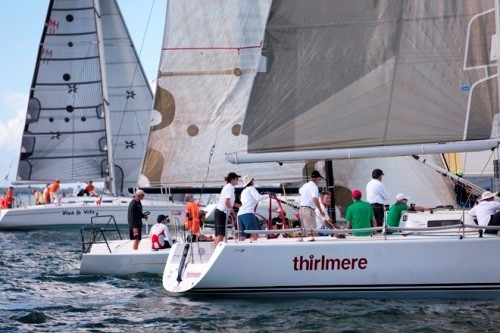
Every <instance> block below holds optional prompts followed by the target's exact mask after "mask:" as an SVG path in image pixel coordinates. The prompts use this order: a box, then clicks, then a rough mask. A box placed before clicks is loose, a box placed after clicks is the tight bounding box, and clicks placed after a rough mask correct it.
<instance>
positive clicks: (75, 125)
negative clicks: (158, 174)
mask: <svg viewBox="0 0 500 333" xmlns="http://www.w3.org/2000/svg"><path fill="white" fill-rule="evenodd" d="M152 103H153V97H152V92H151V88H150V87H149V84H148V82H147V79H146V77H145V75H144V72H143V70H142V68H141V65H140V63H139V61H138V57H137V54H136V52H135V49H134V46H133V44H132V41H131V39H130V36H129V34H128V31H127V29H126V27H125V24H124V22H123V19H122V16H121V13H120V11H119V9H118V6H117V4H116V1H115V0H100V1H99V0H95V1H93V0H52V1H50V3H49V9H48V13H47V18H46V22H45V26H44V30H43V34H42V38H41V42H40V48H39V52H38V56H37V61H36V68H35V73H34V76H33V82H32V86H31V90H30V100H29V104H28V111H27V116H26V123H25V127H24V133H23V139H22V148H21V156H20V161H19V168H18V177H17V178H18V182H21V183H22V182H48V181H51V180H53V179H55V178H59V179H61V181H63V182H76V181H81V180H103V179H105V178H106V177H108V172H107V168H108V160H109V157H110V156H108V151H109V152H112V154H113V155H112V159H113V160H114V163H115V183H116V188H117V190H118V191H119V192H120V191H122V190H123V189H125V188H126V187H129V186H134V185H135V184H136V183H137V177H138V175H139V170H140V166H141V163H142V160H143V156H144V151H145V146H146V141H147V135H148V133H149V118H150V114H151V105H152ZM105 107H106V108H107V109H108V110H107V111H108V112H105ZM107 113H108V114H109V117H110V118H109V119H108V120H109V121H108V122H106V119H105V117H106V114H107ZM106 123H108V124H111V125H112V127H111V128H106ZM107 135H112V139H111V140H110V141H109V142H112V147H108V140H107ZM108 148H110V149H108Z"/></svg>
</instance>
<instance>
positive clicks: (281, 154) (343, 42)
mask: <svg viewBox="0 0 500 333" xmlns="http://www.w3.org/2000/svg"><path fill="white" fill-rule="evenodd" d="M494 8H495V1H494V0H489V1H488V0H486V1H468V0H442V1H432V0H427V1H425V0H422V1H401V0H381V1H350V2H346V1H341V0H314V1H307V2H304V1H299V0H292V1H273V6H272V8H271V11H270V15H269V19H268V21H267V26H266V37H265V40H264V44H263V48H262V57H263V59H264V60H263V62H264V63H265V64H266V66H265V68H264V71H263V72H261V73H259V74H257V77H256V79H255V83H254V85H253V89H252V96H251V99H250V102H249V107H248V110H247V112H246V116H245V121H244V125H243V128H242V133H243V134H245V135H247V136H248V149H247V150H246V151H245V150H241V151H240V154H235V155H232V156H229V159H230V160H231V161H232V162H242V161H244V162H258V161H269V160H275V159H282V160H288V159H290V160H293V159H300V158H303V159H308V158H318V156H323V158H352V157H355V158H359V157H373V156H383V155H386V156H391V155H393V156H396V155H408V154H412V153H422V152H425V150H424V149H423V148H421V149H420V151H418V150H417V151H415V150H410V149H408V148H407V147H411V148H417V149H419V147H421V146H420V145H422V144H428V145H427V148H429V150H427V152H432V153H439V152H446V151H447V149H448V150H449V151H462V150H463V151H467V150H480V149H486V148H492V147H496V145H497V141H498V137H499V135H498V124H499V123H498V119H497V115H498V106H499V105H498V77H497V61H496V60H497V59H496V54H497V49H498V44H497V43H496V40H497V36H495V31H496V29H495V10H494ZM495 45H496V46H495ZM264 120H265V121H264ZM490 138H493V139H494V140H489V139H490ZM475 140H478V141H479V142H476V143H474V142H473V141H475ZM450 142H451V143H454V146H452V147H450V146H445V145H436V144H441V143H450ZM470 142H472V143H470ZM411 145H413V146H411ZM389 147H393V148H392V151H391V149H389ZM364 148H367V149H365V150H362V149H364ZM432 148H434V150H433V149H432ZM318 150H319V153H318V154H312V152H313V151H314V152H316V151H318ZM247 151H248V152H250V153H256V154H250V156H245V153H246V152H247ZM288 152H298V153H296V154H288V155H287V153H288ZM321 152H323V154H321ZM335 152H337V154H335ZM359 152H361V153H359ZM241 153H243V154H241ZM258 153H269V154H258ZM358 153H359V154H358Z"/></svg>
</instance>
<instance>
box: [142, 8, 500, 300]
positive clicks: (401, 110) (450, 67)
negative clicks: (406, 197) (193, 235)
mask: <svg viewBox="0 0 500 333" xmlns="http://www.w3.org/2000/svg"><path fill="white" fill-rule="evenodd" d="M208 7H209V8H208ZM499 10H500V5H499V1H498V0H486V1H467V0H443V1H431V0H424V1H401V0H385V1H355V2H349V3H347V2H345V1H341V0H314V1H308V2H304V1H299V0H291V1H289V0H287V1H279V0H275V1H268V0H260V1H255V0H252V1H244V0H243V1H238V2H235V1H229V0H228V1H218V2H217V3H213V2H208V1H207V2H202V3H200V2H198V1H196V2H194V1H192V2H190V1H185V2H183V3H182V5H180V4H179V3H176V2H175V1H174V2H173V1H170V2H169V3H168V13H167V22H169V23H167V27H166V31H171V30H173V29H174V28H175V29H177V30H176V31H177V38H173V37H171V35H170V36H169V35H168V34H166V35H165V40H164V46H163V49H164V58H165V61H166V62H169V66H168V67H166V68H170V70H166V69H161V72H162V74H161V75H162V78H160V84H163V85H164V86H165V88H166V89H165V92H164V93H165V94H164V96H165V102H167V101H168V105H169V106H171V109H170V110H171V111H172V113H170V115H171V116H172V117H170V118H168V119H170V120H172V119H173V118H174V117H173V116H174V115H175V116H177V114H176V112H178V110H180V109H181V107H187V108H188V107H191V106H192V105H191V104H186V105H184V103H187V101H188V98H187V97H186V98H184V97H185V96H183V95H182V94H181V91H183V92H184V94H185V95H189V96H190V97H191V99H192V100H194V101H192V103H194V106H193V107H192V108H190V110H191V111H192V112H193V113H194V115H193V114H190V113H188V115H191V116H192V117H193V119H192V120H191V121H192V123H194V121H195V120H196V121H198V122H199V123H203V122H202V120H200V119H206V118H202V117H196V116H195V115H200V114H202V113H204V112H207V113H208V112H210V111H211V110H213V109H215V110H216V111H215V112H213V113H212V117H209V118H208V119H210V122H214V121H217V122H218V123H219V122H222V123H221V127H222V126H223V125H224V122H226V121H229V120H230V119H229V115H235V114H237V115H238V117H240V118H238V119H237V120H238V121H237V122H235V121H234V120H233V121H232V122H231V123H232V124H233V127H232V128H233V129H234V128H235V127H237V131H234V130H233V133H237V134H238V135H235V136H236V137H237V138H236V139H238V138H240V139H241V140H243V139H242V138H244V140H246V142H244V143H241V142H238V143H239V144H240V145H239V146H238V147H236V148H235V147H228V146H226V147H224V149H223V150H222V151H220V152H219V154H226V155H225V157H226V160H227V162H231V163H236V164H235V165H234V166H233V168H234V169H236V170H238V171H239V170H243V168H247V167H252V166H255V167H257V168H258V166H259V165H260V163H276V162H279V163H276V164H277V165H278V164H283V165H287V163H288V162H289V163H291V164H293V163H296V162H302V163H303V165H304V164H305V165H307V164H308V163H311V162H315V161H321V160H333V162H332V164H333V166H334V168H335V164H336V163H337V161H341V162H339V163H341V165H344V166H354V165H357V164H358V165H362V166H363V167H365V169H368V170H365V172H370V171H371V168H367V166H368V165H372V166H373V165H379V166H380V165H381V164H379V163H383V162H384V161H387V163H388V164H385V165H391V163H395V162H393V161H401V160H407V159H412V158H413V157H412V155H424V154H431V155H430V156H440V155H439V154H443V153H449V152H472V151H484V150H489V149H492V150H493V149H497V148H498V143H499V135H498V134H499V131H498V124H499V122H498V118H499V117H500V116H499V113H498V110H499V103H498V97H499V96H498V89H499V85H498V74H497V71H498V54H500V52H499V47H500V43H499V42H498V38H500V34H499V33H498V32H499V31H500V28H499V27H500V20H499V16H500V15H499ZM181 21H182V24H180V22H181ZM215 22H216V23H215ZM194 32H196V33H194ZM192 35H193V37H189V36H192ZM169 38H171V39H169ZM167 54H168V55H169V57H168V59H167ZM176 54H181V55H179V56H177V55H176ZM186 68H191V69H192V68H194V70H193V71H192V72H190V71H188V70H186ZM194 77H196V79H197V80H198V81H197V82H196V83H197V84H193V82H192V81H189V80H194ZM174 78H175V80H174ZM174 81H175V82H176V83H178V84H179V85H182V83H183V81H187V82H189V83H190V84H191V85H190V87H191V89H184V90H182V87H179V86H175V87H173V85H174V84H173V82H174ZM189 83H186V85H187V84H189ZM199 86H202V88H203V89H206V90H205V91H203V90H198V89H197V87H199ZM216 88H220V90H219V91H218V95H217V96H219V99H218V100H217V103H213V105H212V104H211V103H210V102H209V101H210V100H211V98H212V96H213V95H214V92H215V90H214V89H216ZM241 90H245V92H244V93H242V96H244V97H246V99H245V98H244V97H240V98H238V96H236V94H237V93H238V92H241ZM197 100H201V101H203V102H204V105H205V107H198V105H197V104H196V101H197ZM238 103H241V105H240V104H238ZM240 106H241V108H242V110H243V112H242V113H239V112H238V110H240V109H239V107H240ZM224 110H225V111H224ZM222 111H224V112H222ZM196 112H199V113H196ZM199 118H200V119H199ZM192 125H194V124H192ZM236 125H238V126H236ZM190 128H191V129H195V130H194V131H193V132H190V131H189V130H188V129H190ZM185 130H188V134H189V133H191V134H192V137H196V135H199V134H201V133H202V132H203V131H202V128H201V127H200V128H199V131H198V129H197V128H194V127H190V126H185ZM153 135H154V133H153ZM232 142H235V140H224V144H226V145H230V144H231V143H232ZM230 148H233V149H230ZM150 153H151V152H150ZM433 154H434V155H433ZM346 160H349V161H350V162H346ZM368 161H370V162H368ZM368 163H372V164H368ZM414 163H417V162H415V161H414ZM417 164H418V163H417ZM419 167H422V166H421V165H419ZM239 168H241V169H239ZM384 168H385V166H382V167H381V169H384ZM351 170H352V169H349V168H346V170H344V173H349V172H350V171H351ZM297 171H301V170H300V169H298V170H297ZM413 171H414V170H413V169H411V170H410V169H405V170H400V172H401V173H402V175H403V176H406V178H399V181H400V185H401V186H408V187H414V186H415V187H416V186H421V184H420V185H419V182H420V179H419V177H418V176H419V175H418V174H417V177H415V176H416V174H415V173H414V172H413ZM240 172H241V171H240ZM429 172H430V173H434V174H437V173H436V172H435V171H434V170H430V171H429ZM384 173H385V170H384ZM387 174H388V173H386V175H387ZM155 175H156V176H158V177H160V176H161V177H166V175H164V174H160V173H156V174H155ZM358 175H359V174H358ZM386 178H387V179H388V178H390V177H387V176H386ZM430 179H432V178H430ZM364 180H365V184H366V181H368V179H364ZM430 183H432V184H429V186H424V187H420V190H419V193H417V195H418V198H422V196H432V195H437V196H442V197H443V198H445V200H446V199H447V192H448V190H449V187H450V186H449V184H445V183H444V182H442V181H440V180H437V181H435V182H432V181H431V182H430ZM360 188H362V189H364V186H363V187H361V186H360ZM404 191H405V192H406V190H404ZM421 202H424V201H421ZM436 220H440V221H441V222H439V223H438V224H437V225H440V227H436V228H437V229H434V228H433V225H436ZM443 221H449V222H451V225H450V224H446V223H445V222H443ZM443 227H444V228H443ZM415 229H416V230H415ZM288 231H289V230H285V231H283V232H288ZM371 231H378V232H381V235H375V236H371V237H357V236H354V235H350V234H349V231H345V232H346V233H347V234H348V236H347V237H346V238H344V239H342V238H335V237H314V238H312V237H303V238H290V237H288V238H284V237H279V238H276V239H267V238H266V237H265V235H266V233H267V231H253V230H252V231H249V232H252V233H253V232H260V233H261V234H262V237H261V238H259V239H258V240H257V241H255V242H249V241H243V242H238V241H231V240H227V241H225V242H221V243H219V244H218V245H217V246H216V247H215V249H213V248H212V247H211V244H210V245H207V244H202V243H184V244H182V243H178V244H175V245H174V247H173V248H172V249H171V251H170V254H169V257H168V260H167V263H166V266H165V270H164V274H163V286H164V287H165V289H166V290H167V291H169V292H174V293H182V292H189V293H209V294H210V293H220V294H238V295H243V294H250V295H259V294H260V295H270V294H272V295H276V294H284V293H286V294H295V295H304V294H306V293H307V294H309V293H312V294H316V295H323V296H325V295H329V296H333V297H358V296H363V297H364V296H375V297H377V296H378V297H396V296H399V297H408V296H416V297H420V296H451V297H455V296H459V297H463V296H467V297H468V296H471V297H498V296H499V295H500V293H499V291H500V268H498V267H496V266H495V265H491V262H495V260H496V253H498V251H500V238H499V237H498V236H496V235H483V234H482V232H481V231H480V230H479V228H478V226H477V225H476V224H475V223H474V222H473V221H471V218H470V216H469V215H468V214H467V211H465V210H452V211H446V212H438V211H433V212H432V213H430V212H426V213H406V214H405V215H404V216H403V218H402V220H401V223H400V228H396V229H395V230H393V231H395V232H396V233H395V234H388V233H387V232H386V231H387V227H385V228H384V229H374V230H371ZM272 232H276V231H275V230H272ZM262 258H266V260H264V261H263V260H262Z"/></svg>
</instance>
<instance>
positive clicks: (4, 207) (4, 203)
mask: <svg viewBox="0 0 500 333" xmlns="http://www.w3.org/2000/svg"><path fill="white" fill-rule="evenodd" d="M0 206H1V207H2V209H6V208H8V204H7V200H5V199H4V198H2V199H1V200H0Z"/></svg>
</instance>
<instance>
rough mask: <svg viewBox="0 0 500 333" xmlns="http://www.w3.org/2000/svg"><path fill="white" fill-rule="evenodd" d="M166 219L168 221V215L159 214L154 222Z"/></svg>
mask: <svg viewBox="0 0 500 333" xmlns="http://www.w3.org/2000/svg"><path fill="white" fill-rule="evenodd" d="M166 219H168V215H163V214H160V215H158V218H157V219H156V221H157V222H161V221H163V220H166Z"/></svg>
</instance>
